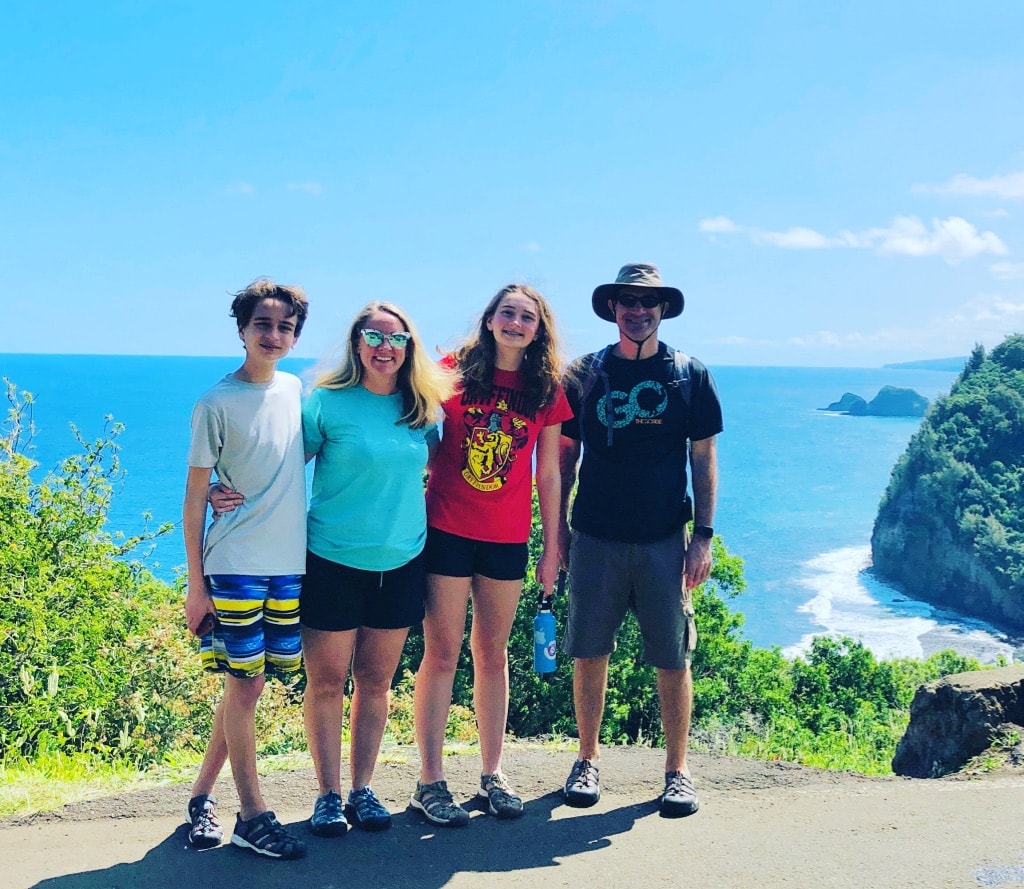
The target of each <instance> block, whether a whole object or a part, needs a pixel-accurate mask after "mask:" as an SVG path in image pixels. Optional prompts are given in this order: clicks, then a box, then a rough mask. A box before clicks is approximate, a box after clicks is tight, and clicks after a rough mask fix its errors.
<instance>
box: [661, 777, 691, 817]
mask: <svg viewBox="0 0 1024 889" xmlns="http://www.w3.org/2000/svg"><path fill="white" fill-rule="evenodd" d="M658 808H659V809H660V810H661V814H662V815H664V816H665V817H666V818H683V817H685V816H687V815H692V814H693V813H694V812H696V811H697V809H698V808H700V802H699V801H698V799H697V790H696V788H695V787H694V786H693V778H691V777H690V775H689V773H688V772H665V792H664V793H662V795H661V798H660V799H659V800H658Z"/></svg>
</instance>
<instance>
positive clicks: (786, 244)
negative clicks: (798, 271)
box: [751, 226, 845, 250]
mask: <svg viewBox="0 0 1024 889" xmlns="http://www.w3.org/2000/svg"><path fill="white" fill-rule="evenodd" d="M751 239H752V240H753V241H754V243H755V244H767V245H768V246H770V247H781V248H783V249H784V250H821V249H823V248H825V247H842V246H845V242H844V240H843V239H842V238H829V237H826V236H825V235H823V234H821V233H820V232H816V231H815V230H814V229H812V228H803V227H802V226H794V227H793V228H789V229H786V231H784V232H766V231H759V230H755V231H754V232H752V233H751Z"/></svg>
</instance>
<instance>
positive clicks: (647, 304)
mask: <svg viewBox="0 0 1024 889" xmlns="http://www.w3.org/2000/svg"><path fill="white" fill-rule="evenodd" d="M615 302H617V303H618V304H619V305H620V306H625V307H626V308H627V309H633V308H635V307H636V305H637V303H639V304H640V305H642V306H643V307H644V308H645V309H653V308H654V307H655V306H660V305H661V304H662V303H663V302H664V300H663V299H662V298H661V297H660V296H653V295H652V296H633V295H632V294H629V293H620V294H619V295H618V296H616V297H615Z"/></svg>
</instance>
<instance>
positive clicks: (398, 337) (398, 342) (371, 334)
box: [359, 327, 412, 349]
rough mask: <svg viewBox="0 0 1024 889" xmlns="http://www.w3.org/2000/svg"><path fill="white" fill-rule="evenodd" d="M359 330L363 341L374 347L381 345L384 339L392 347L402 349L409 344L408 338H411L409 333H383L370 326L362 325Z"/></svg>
mask: <svg viewBox="0 0 1024 889" xmlns="http://www.w3.org/2000/svg"><path fill="white" fill-rule="evenodd" d="M359 332H360V333H361V334H362V335H363V342H364V343H366V345H368V346H373V347H374V348H376V347H377V346H379V345H381V344H382V343H383V342H384V340H387V341H388V342H389V343H391V348H392V349H404V348H405V347H406V346H408V345H409V340H411V339H412V334H411V333H404V332H402V333H384V332H382V331H380V330H374V329H373V328H372V327H364V328H363V329H362V330H360V331H359Z"/></svg>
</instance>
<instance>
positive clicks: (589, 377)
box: [579, 344, 615, 447]
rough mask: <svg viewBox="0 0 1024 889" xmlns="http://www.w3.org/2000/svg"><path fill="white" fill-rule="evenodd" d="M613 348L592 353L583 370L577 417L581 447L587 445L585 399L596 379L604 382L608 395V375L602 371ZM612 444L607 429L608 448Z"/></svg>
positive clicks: (607, 347) (592, 389)
mask: <svg viewBox="0 0 1024 889" xmlns="http://www.w3.org/2000/svg"><path fill="white" fill-rule="evenodd" d="M613 348H615V347H614V344H613V345H611V346H605V347H604V348H603V349H602V350H601V351H600V352H594V353H593V354H592V355H590V356H588V360H587V362H586V366H585V368H584V369H583V378H582V385H581V387H580V415H579V427H580V442H581V444H583V446H584V447H585V446H586V443H587V433H586V431H585V426H584V422H583V413H584V411H585V410H586V403H587V399H588V398H589V397H590V393H591V392H593V391H594V386H595V385H596V384H597V379H598V377H600V378H601V380H602V381H603V382H604V390H605V395H607V394H608V391H609V388H610V385H611V384H610V383H609V382H608V373H607V371H606V370H605V369H604V365H605V361H607V359H608V355H609V354H610V353H611V351H612V349H613ZM611 443H612V428H611V426H609V427H608V446H609V447H611Z"/></svg>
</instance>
